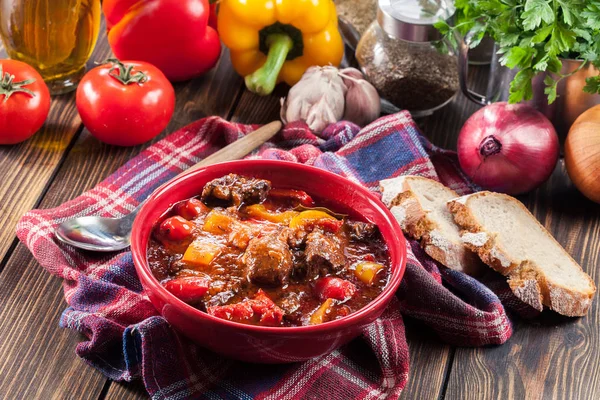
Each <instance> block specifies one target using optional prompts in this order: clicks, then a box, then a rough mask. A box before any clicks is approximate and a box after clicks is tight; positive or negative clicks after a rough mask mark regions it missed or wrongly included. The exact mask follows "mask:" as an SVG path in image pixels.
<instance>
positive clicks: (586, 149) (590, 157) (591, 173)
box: [565, 105, 600, 203]
mask: <svg viewBox="0 0 600 400" xmlns="http://www.w3.org/2000/svg"><path fill="white" fill-rule="evenodd" d="M565 164H566V166H567V172H568V173H569V177H570V178H571V180H572V181H573V183H574V184H575V186H576V187H577V189H579V190H580V191H581V193H583V194H584V195H585V196H586V197H587V198H589V199H590V200H592V201H595V202H596V203H600V105H598V106H595V107H593V108H590V109H589V110H587V111H586V112H584V113H583V114H581V115H580V116H579V118H577V119H576V120H575V122H574V123H573V126H571V130H570V131H569V135H568V136H567V141H566V142H565Z"/></svg>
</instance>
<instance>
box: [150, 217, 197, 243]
mask: <svg viewBox="0 0 600 400" xmlns="http://www.w3.org/2000/svg"><path fill="white" fill-rule="evenodd" d="M193 230H194V224H192V223H190V222H188V221H186V220H185V219H183V218H182V217H180V216H175V217H171V218H167V219H165V220H164V221H163V222H162V223H161V224H160V228H159V232H160V234H161V235H163V236H164V237H165V238H167V239H169V240H171V241H174V242H176V241H180V240H184V239H187V238H188V237H189V236H190V235H191V234H192V231H193Z"/></svg>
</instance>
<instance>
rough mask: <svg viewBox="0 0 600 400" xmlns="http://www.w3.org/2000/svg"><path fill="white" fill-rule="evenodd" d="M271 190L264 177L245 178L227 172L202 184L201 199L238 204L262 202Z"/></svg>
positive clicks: (269, 183)
mask: <svg viewBox="0 0 600 400" xmlns="http://www.w3.org/2000/svg"><path fill="white" fill-rule="evenodd" d="M269 190H271V182H269V181H267V180H264V179H256V178H247V177H245V176H240V175H236V174H229V175H226V176H223V177H221V178H218V179H214V180H212V181H210V182H208V183H207V184H206V185H204V189H203V190H202V201H206V200H210V199H211V198H213V199H217V200H223V201H226V202H229V203H231V204H233V205H234V206H239V205H241V204H246V205H249V204H256V203H262V202H263V201H264V200H265V199H266V198H267V195H268V194H269Z"/></svg>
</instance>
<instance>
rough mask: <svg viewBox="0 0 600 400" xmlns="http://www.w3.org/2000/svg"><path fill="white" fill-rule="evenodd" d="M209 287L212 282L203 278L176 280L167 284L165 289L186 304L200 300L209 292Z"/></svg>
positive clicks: (192, 277) (193, 277)
mask: <svg viewBox="0 0 600 400" xmlns="http://www.w3.org/2000/svg"><path fill="white" fill-rule="evenodd" d="M209 286H210V280H209V279H208V278H205V277H201V276H187V277H184V278H175V279H172V280H170V281H168V282H167V283H165V289H167V290H168V291H169V292H171V293H172V294H173V295H174V296H175V297H177V298H179V299H181V300H183V301H185V302H190V301H194V300H198V299H200V298H201V297H202V296H204V295H205V294H206V292H208V289H209Z"/></svg>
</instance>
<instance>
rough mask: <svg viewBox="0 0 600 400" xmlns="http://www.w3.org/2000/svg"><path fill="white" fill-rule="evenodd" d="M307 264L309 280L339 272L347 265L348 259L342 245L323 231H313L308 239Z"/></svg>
mask: <svg viewBox="0 0 600 400" xmlns="http://www.w3.org/2000/svg"><path fill="white" fill-rule="evenodd" d="M305 255H306V264H307V267H308V278H309V279H314V278H316V277H318V276H319V275H325V274H327V273H336V272H339V271H340V270H341V269H342V268H344V266H345V265H346V257H345V256H344V250H343V249H342V246H341V245H340V243H339V242H338V241H337V240H336V239H335V238H334V237H329V236H326V235H325V234H324V233H323V232H321V231H318V230H317V231H313V232H312V233H310V234H309V235H308V236H307V237H306V251H305Z"/></svg>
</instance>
